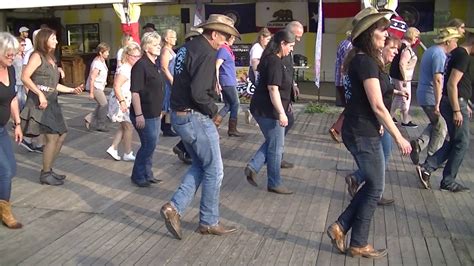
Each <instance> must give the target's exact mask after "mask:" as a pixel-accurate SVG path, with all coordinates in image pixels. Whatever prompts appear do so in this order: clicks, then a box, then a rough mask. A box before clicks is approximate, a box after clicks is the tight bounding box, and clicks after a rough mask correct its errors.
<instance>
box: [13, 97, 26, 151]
mask: <svg viewBox="0 0 474 266" xmlns="http://www.w3.org/2000/svg"><path fill="white" fill-rule="evenodd" d="M10 112H11V115H10V117H11V119H12V120H13V122H14V123H15V142H16V143H20V142H21V141H22V140H23V132H22V131H21V127H20V122H21V120H20V106H19V104H18V100H17V98H16V96H15V97H14V98H13V100H12V102H11V103H10Z"/></svg>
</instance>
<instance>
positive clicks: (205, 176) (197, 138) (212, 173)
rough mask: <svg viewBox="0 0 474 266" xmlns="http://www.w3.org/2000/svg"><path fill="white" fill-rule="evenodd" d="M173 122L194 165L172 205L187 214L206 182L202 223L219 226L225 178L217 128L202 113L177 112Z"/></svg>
mask: <svg viewBox="0 0 474 266" xmlns="http://www.w3.org/2000/svg"><path fill="white" fill-rule="evenodd" d="M171 124H172V125H173V128H174V130H175V131H176V133H178V135H179V136H180V137H181V140H182V141H183V143H184V146H185V147H186V150H187V151H188V152H189V154H190V155H191V158H192V164H191V167H190V168H189V169H188V171H187V172H186V173H185V174H184V176H183V177H182V180H181V184H180V185H179V187H178V190H177V191H176V192H175V193H174V195H173V197H172V198H171V204H172V205H174V207H175V208H176V210H177V211H178V213H179V214H180V215H181V216H183V213H184V211H185V210H186V208H187V207H188V206H189V204H190V203H191V201H192V200H193V198H194V195H195V194H196V192H197V190H198V188H199V186H200V185H201V184H202V195H201V203H200V206H199V208H200V212H199V223H200V224H202V225H209V226H214V225H217V224H218V223H219V194H220V191H221V184H222V178H223V177H224V166H223V164H222V157H221V148H220V146H219V133H218V132H217V128H216V126H215V125H214V122H212V120H211V119H210V118H209V117H208V116H205V115H203V114H201V113H199V112H192V113H187V114H186V115H178V114H176V112H174V111H173V112H171Z"/></svg>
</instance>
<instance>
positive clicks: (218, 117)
mask: <svg viewBox="0 0 474 266" xmlns="http://www.w3.org/2000/svg"><path fill="white" fill-rule="evenodd" d="M222 119H223V117H222V116H221V115H220V114H217V115H216V116H214V118H213V119H212V122H214V125H216V127H217V128H219V127H220V126H221V123H222Z"/></svg>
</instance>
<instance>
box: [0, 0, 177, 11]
mask: <svg viewBox="0 0 474 266" xmlns="http://www.w3.org/2000/svg"><path fill="white" fill-rule="evenodd" d="M129 2H130V3H163V2H170V1H169V0H129ZM116 3H123V1H120V0H48V1H39V0H21V1H8V0H2V1H0V10H1V9H18V8H38V7H54V6H75V5H103V4H116Z"/></svg>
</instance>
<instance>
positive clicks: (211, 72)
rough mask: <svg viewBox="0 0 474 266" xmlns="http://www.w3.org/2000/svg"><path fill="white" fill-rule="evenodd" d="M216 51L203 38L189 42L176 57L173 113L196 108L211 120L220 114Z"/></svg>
mask: <svg viewBox="0 0 474 266" xmlns="http://www.w3.org/2000/svg"><path fill="white" fill-rule="evenodd" d="M215 62H216V50H214V48H212V46H211V45H210V43H209V41H207V40H206V38H205V37H204V36H203V35H200V36H197V37H195V38H194V39H192V40H191V41H188V42H186V43H185V44H184V45H183V46H182V47H181V48H179V50H178V52H177V53H176V59H175V65H174V76H173V77H174V80H173V88H172V89H171V99H170V101H171V109H172V110H173V111H182V110H184V109H188V108H192V109H195V110H197V111H199V112H200V113H202V114H205V115H207V116H209V117H214V116H215V115H216V114H217V111H218V108H217V105H216V103H215V101H216V97H217V94H216V90H215V86H216V81H217V78H216V64H215Z"/></svg>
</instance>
